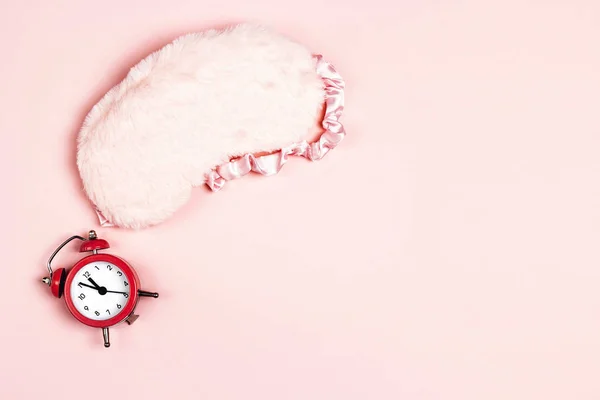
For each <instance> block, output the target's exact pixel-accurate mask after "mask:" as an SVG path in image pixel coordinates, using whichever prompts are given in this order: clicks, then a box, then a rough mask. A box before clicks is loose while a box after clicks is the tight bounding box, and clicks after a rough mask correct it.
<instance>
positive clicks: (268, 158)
mask: <svg viewBox="0 0 600 400" xmlns="http://www.w3.org/2000/svg"><path fill="white" fill-rule="evenodd" d="M314 57H315V59H316V61H317V63H316V68H317V73H318V74H319V76H320V77H321V78H322V79H323V82H324V85H325V116H324V118H323V122H322V123H321V125H322V127H323V129H324V132H323V133H322V134H321V136H320V137H319V139H318V140H316V141H314V142H312V143H308V142H307V141H305V140H303V141H301V142H298V143H294V144H292V145H290V146H287V147H284V148H282V149H280V150H278V151H276V152H274V153H270V154H266V155H262V156H255V155H253V154H245V155H243V156H241V157H237V158H235V159H233V160H231V161H229V162H226V163H224V164H221V165H219V166H217V167H216V168H215V169H213V170H212V171H210V172H209V173H208V174H207V176H206V180H205V184H206V185H207V186H208V187H209V188H210V189H211V190H212V191H213V192H216V191H219V190H220V189H221V188H223V186H224V185H225V183H226V182H227V181H231V180H233V179H238V178H241V177H243V176H244V175H247V174H249V173H250V172H255V173H258V174H261V175H263V176H271V175H275V174H277V173H278V172H279V171H280V170H281V168H282V167H283V166H284V165H285V163H286V162H288V160H289V159H290V158H291V157H293V156H297V157H304V158H306V159H307V160H310V161H318V160H320V159H322V158H323V157H325V155H326V154H327V153H329V151H330V150H333V149H334V148H335V147H336V146H337V145H338V144H339V143H340V142H341V141H342V140H343V139H344V137H345V136H346V131H345V130H344V126H343V125H342V123H341V122H340V121H339V119H340V117H341V116H342V112H343V111H344V88H345V83H344V79H343V78H342V77H341V76H340V74H338V73H337V71H336V70H335V68H334V67H333V65H331V64H330V63H328V62H327V61H325V60H324V59H323V57H322V56H321V55H319V54H317V55H315V56H314ZM95 211H96V214H97V215H98V220H99V222H100V225H101V226H103V227H112V226H114V224H113V223H111V222H110V221H109V220H108V219H107V218H106V217H105V216H104V215H103V214H102V212H100V210H98V209H97V208H96V209H95Z"/></svg>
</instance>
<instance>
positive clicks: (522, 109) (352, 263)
mask: <svg viewBox="0 0 600 400" xmlns="http://www.w3.org/2000/svg"><path fill="white" fill-rule="evenodd" d="M391 3H392V2H391V1H390V2H389V3H388V2H384V1H379V0H371V1H360V2H359V1H348V0H346V1H338V0H329V1H326V2H323V1H320V0H319V1H317V0H304V1H297V2H288V4H284V3H283V2H280V1H275V0H270V1H269V0H255V1H242V0H238V1H223V0H210V1H198V0H189V1H184V0H169V1H159V0H154V1H150V0H136V1H123V0H104V1H80V0H79V1H76V0H60V1H59V0H54V1H48V0H45V1H44V0H36V1H32V0H29V1H25V0H20V1H16V0H14V1H2V3H1V12H0V27H2V35H1V37H0V45H1V46H0V48H1V49H2V52H3V55H2V57H1V60H0V71H1V72H2V74H1V77H0V135H1V136H0V141H1V142H0V149H1V150H0V151H1V157H0V163H1V164H2V165H1V168H0V176H1V182H2V186H1V187H2V189H1V191H2V193H3V196H2V197H1V202H2V204H1V205H2V207H1V210H0V220H1V221H2V225H1V226H2V228H1V234H2V238H1V241H0V242H1V243H2V244H1V246H2V249H1V250H2V253H1V254H2V264H1V266H0V272H1V277H2V278H1V279H0V307H1V311H0V398H2V399H7V400H15V399H62V400H64V399H90V400H92V399H106V398H107V397H106V396H115V397H116V396H127V398H134V396H135V398H140V399H177V400H178V399H219V400H226V399H260V400H271V399H272V400H282V399H298V400H307V399H323V400H325V399H327V400H330V399H344V400H347V399H348V400H350V399H361V400H362V399H377V400H383V399H386V400H387V399H415V400H422V399H423V400H424V399H444V400H454V399H456V400H458V399H460V400H465V399H473V400H475V399H477V400H481V399H485V400H494V399H503V400H505V399H528V400H530V399H545V400H550V399H577V400H587V399H598V398H600V379H598V376H599V374H600V292H599V290H598V287H599V285H600V252H599V251H598V243H599V241H600V186H599V178H600V158H599V157H598V150H599V146H600V128H599V126H600V121H599V118H598V116H599V114H598V111H599V110H600V94H599V93H600V45H599V43H600V5H599V3H598V2H597V1H593V0H590V1H587V2H586V1H570V0H563V1H542V0H539V1H515V0H511V1H474V0H463V1H440V0H438V1H434V0H428V1H420V2H417V1H406V0H405V1H395V2H393V3H395V4H394V5H392V4H391ZM242 20H254V21H258V22H262V23H266V24H269V25H271V26H273V27H275V28H276V29H279V30H280V31H281V32H283V33H286V34H288V35H291V36H292V37H294V38H296V39H298V40H301V41H302V42H303V43H305V44H306V45H307V46H309V47H310V48H311V49H313V50H314V51H315V52H321V53H322V54H324V55H325V56H326V58H327V59H328V60H329V61H331V62H332V63H333V64H334V65H335V66H336V67H337V68H338V70H339V71H340V73H341V74H342V75H343V76H344V77H345V78H346V80H347V83H348V90H347V99H346V100H347V102H346V106H347V109H346V113H345V115H344V119H343V121H344V122H345V125H346V128H347V130H348V133H349V136H348V137H347V140H346V141H344V142H343V143H342V145H341V146H340V147H339V148H338V149H336V150H335V151H334V152H333V153H331V154H330V155H328V156H327V157H326V159H325V160H323V161H321V162H319V163H315V164H310V163H307V162H305V161H303V160H295V161H294V162H291V163H289V164H288V165H286V168H285V169H284V171H283V172H282V173H281V174H280V175H278V176H276V177H271V178H259V177H252V178H244V179H243V180H240V181H237V182H235V183H232V184H230V185H228V186H227V188H226V190H224V191H223V192H220V193H217V194H210V193H208V192H207V191H205V190H203V189H197V190H196V192H195V195H194V198H193V199H192V201H191V202H190V203H189V205H188V206H187V207H185V209H184V210H182V211H181V212H180V213H179V214H178V215H177V216H176V217H175V218H173V219H172V220H170V221H169V222H168V223H165V224H164V225H161V226H159V227H156V228H153V229H150V230H146V231H142V232H138V233H136V232H130V231H121V230H115V229H99V228H98V225H97V222H96V220H95V216H94V214H93V212H92V209H91V208H90V206H89V204H88V203H87V202H86V199H85V197H84V195H83V193H82V190H81V184H80V182H79V178H78V176H77V172H76V168H75V166H74V160H75V137H76V133H77V130H78V127H79V125H80V124H81V122H82V119H83V117H84V116H85V114H86V113H87V111H88V110H89V109H90V107H91V106H92V105H93V104H94V103H95V102H96V101H97V100H98V99H99V98H100V96H101V95H102V94H103V93H104V92H106V91H107V90H108V89H109V88H110V87H111V86H112V85H114V84H116V83H117V82H118V81H119V80H120V79H121V78H122V77H123V76H124V74H125V73H126V71H127V69H128V68H129V67H130V66H132V65H133V64H135V63H136V62H137V61H138V60H139V59H140V58H142V57H143V56H145V55H146V54H147V53H148V52H150V51H152V50H155V49H158V48H159V47H160V46H162V45H164V44H165V43H167V42H168V41H170V40H171V39H173V38H175V37H176V36H177V35H179V34H182V33H185V32H188V31H193V30H198V29H202V28H205V27H211V26H215V25H216V26H221V25H223V24H225V23H229V22H235V21H242ZM315 221H318V223H315ZM94 228H95V229H98V232H99V233H100V235H101V236H103V237H105V238H106V239H108V240H109V241H111V242H112V245H113V251H114V252H115V253H116V254H118V255H120V256H122V257H124V258H126V259H128V260H130V261H131V262H132V263H134V264H135V265H136V266H137V269H138V271H139V273H140V275H141V278H142V283H143V286H144V287H145V288H147V289H150V290H157V291H159V292H160V293H161V297H160V299H158V300H152V299H145V300H144V301H142V303H141V304H140V305H139V307H138V311H139V313H140V314H141V317H140V319H139V320H138V321H137V322H136V323H135V324H134V325H132V326H130V327H129V326H126V325H120V326H118V327H116V328H114V329H112V331H111V339H112V342H113V346H112V347H111V348H110V349H109V350H105V349H104V348H103V347H102V343H101V335H100V332H99V331H97V330H94V329H92V328H87V327H85V326H83V325H80V324H78V323H77V322H76V321H75V320H74V319H73V318H71V317H70V315H69V314H68V313H67V311H66V308H65V306H64V302H63V301H62V300H57V299H54V298H52V297H51V296H50V293H49V291H48V290H47V288H45V287H44V286H43V285H42V284H41V283H40V282H39V279H40V278H41V277H42V276H44V273H45V272H46V271H45V266H44V264H45V261H46V259H47V257H48V256H49V254H50V253H51V251H52V250H53V249H54V248H55V246H56V245H57V244H59V243H60V242H61V241H62V240H63V239H64V238H65V237H67V236H68V235H71V234H77V233H78V234H82V233H85V232H87V230H89V229H94ZM77 257H78V254H77V253H76V252H75V251H74V247H69V249H68V250H67V251H66V252H65V253H63V254H62V255H61V256H60V257H59V261H58V265H60V264H62V265H64V266H68V265H69V263H71V262H73V261H75V260H76V259H77Z"/></svg>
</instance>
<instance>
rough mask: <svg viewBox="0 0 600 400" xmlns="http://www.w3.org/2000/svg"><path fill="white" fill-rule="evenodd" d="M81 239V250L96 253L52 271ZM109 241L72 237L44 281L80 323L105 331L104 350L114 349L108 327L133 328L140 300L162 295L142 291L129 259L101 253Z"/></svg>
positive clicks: (56, 251)
mask: <svg viewBox="0 0 600 400" xmlns="http://www.w3.org/2000/svg"><path fill="white" fill-rule="evenodd" d="M75 239H78V240H81V241H82V243H81V246H80V247H79V251H80V252H81V253H85V252H91V253H92V254H90V255H88V256H86V257H84V258H82V259H81V260H79V261H77V262H76V263H75V265H73V267H72V268H70V269H69V270H67V269H65V268H59V269H57V270H56V271H52V265H51V264H52V260H53V259H54V257H55V256H56V255H57V254H58V252H59V251H60V250H61V249H62V248H63V247H64V246H65V245H67V243H69V242H71V241H72V240H75ZM109 247H110V245H109V244H108V242H107V241H106V240H103V239H99V238H98V237H97V235H96V232H95V231H90V232H89V236H88V238H87V239H85V238H83V237H81V236H77V235H75V236H71V237H70V238H68V239H67V240H65V241H64V242H63V243H62V244H61V245H60V246H58V248H57V249H56V250H54V253H52V255H51V256H50V259H49V260H48V264H47V267H48V272H49V273H50V277H45V278H43V279H42V282H44V283H45V284H47V285H48V286H50V291H51V292H52V294H53V295H54V296H55V297H58V298H61V297H64V299H65V303H66V305H67V308H68V309H69V311H70V313H71V314H72V315H73V317H75V319H77V320H78V321H79V322H81V323H83V324H85V325H88V326H91V327H94V328H100V329H102V336H103V337H104V347H110V340H109V332H108V328H109V327H111V326H114V325H117V324H119V323H121V322H123V321H125V322H127V324H129V325H131V324H132V323H133V322H134V321H135V320H136V319H137V318H138V317H139V315H136V314H135V312H134V311H135V308H136V306H137V303H138V300H139V299H140V297H153V298H158V293H156V292H147V291H144V290H141V289H140V280H139V278H138V275H137V273H136V272H135V270H134V269H133V267H131V265H129V263H127V262H126V261H125V260H123V259H121V258H119V257H116V256H114V255H111V254H106V253H99V250H104V249H108V248H109Z"/></svg>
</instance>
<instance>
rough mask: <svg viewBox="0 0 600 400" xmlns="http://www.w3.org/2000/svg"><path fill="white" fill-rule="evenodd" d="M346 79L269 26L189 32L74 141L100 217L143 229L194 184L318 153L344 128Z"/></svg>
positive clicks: (270, 169) (126, 83)
mask: <svg viewBox="0 0 600 400" xmlns="http://www.w3.org/2000/svg"><path fill="white" fill-rule="evenodd" d="M343 89H344V82H343V80H342V78H341V77H340V76H339V75H338V73H337V72H336V71H335V69H334V68H333V67H332V66H331V65H330V64H328V63H327V62H326V61H324V60H323V58H322V57H321V56H320V55H313V54H311V53H310V52H309V51H308V50H307V49H306V48H304V47H303V46H301V45H300V44H298V43H295V42H293V41H292V40H290V39H288V38H285V37H282V36H280V35H278V34H276V33H273V32H270V31H268V30H267V29H264V28H262V27H258V26H254V25H248V24H242V25H237V26H235V27H231V28H228V29H225V30H222V31H216V30H211V31H207V32H203V33H194V34H189V35H185V36H182V37H180V38H178V39H176V40H175V41H173V42H172V43H170V44H168V45H167V46H165V47H163V48H162V49H161V50H159V51H157V52H155V53H153V54H151V55H149V56H148V57H147V58H145V59H144V60H142V61H141V62H140V63H139V64H137V65H136V66H134V67H133V68H132V69H131V70H130V71H129V73H128V75H127V76H126V78H125V79H124V80H123V81H122V82H121V83H119V84H118V85H117V86H115V87H114V88H113V89H111V90H110V91H109V92H108V93H107V94H106V95H105V96H104V97H103V98H102V99H101V100H100V101H99V102H98V103H97V104H96V105H95V106H94V107H93V108H92V110H91V111H90V113H89V114H88V116H87V117H86V119H85V122H84V124H83V127H82V128H81V131H80V132H79V137H78V149H77V165H78V168H79V172H80V175H81V178H82V181H83V186H84V189H85V192H86V194H87V196H88V197H89V199H90V200H91V202H92V203H93V205H94V206H95V208H96V212H97V213H98V216H99V218H100V222H101V223H102V225H103V226H120V227H126V228H135V229H139V228H144V227H147V226H151V225H155V224H158V223H160V222H162V221H164V220H165V219H167V218H169V217H170V216H171V215H172V214H173V213H174V212H175V211H176V210H177V209H179V208H180V207H181V206H183V205H184V204H185V203H186V202H187V200H188V199H189V197H190V194H191V190H192V187H194V186H200V185H204V184H206V185H208V187H209V188H210V189H211V190H213V191H217V190H219V189H220V188H221V187H223V185H224V184H225V183H226V182H227V181H229V180H232V179H235V178H239V177H242V176H244V175H246V174H248V173H249V172H251V171H253V172H256V173H259V174H262V175H272V174H276V173H277V172H278V171H279V170H280V168H281V167H282V166H283V165H284V164H285V162H286V161H287V160H288V159H289V158H290V157H291V156H301V157H305V158H307V159H309V160H319V159H321V158H322V157H323V156H325V154H327V153H328V151H329V150H331V149H333V148H334V147H335V146H336V145H337V144H338V143H339V142H340V141H341V140H342V139H343V138H344V136H345V132H344V129H343V127H342V125H341V124H340V123H339V122H338V119H339V117H340V115H341V112H342V110H343V101H344V98H343ZM323 107H324V109H323ZM323 112H324V117H323V120H322V122H321V126H322V129H321V131H320V137H319V138H318V139H317V140H316V141H315V142H312V143H308V142H307V141H306V140H305V138H306V137H307V135H308V133H309V132H310V131H311V128H313V127H314V126H315V121H317V120H318V118H320V116H321V115H322V113H323Z"/></svg>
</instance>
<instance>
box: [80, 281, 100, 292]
mask: <svg viewBox="0 0 600 400" xmlns="http://www.w3.org/2000/svg"><path fill="white" fill-rule="evenodd" d="M79 286H85V287H89V288H91V289H94V290H98V289H100V288H99V287H98V288H96V287H94V286H92V285H88V284H87V283H83V282H79Z"/></svg>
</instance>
